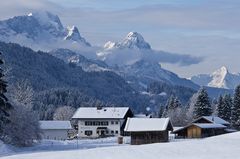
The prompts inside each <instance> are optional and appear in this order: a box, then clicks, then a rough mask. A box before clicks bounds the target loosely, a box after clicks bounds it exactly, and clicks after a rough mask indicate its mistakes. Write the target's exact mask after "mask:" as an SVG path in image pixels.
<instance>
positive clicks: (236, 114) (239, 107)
mask: <svg viewBox="0 0 240 159" xmlns="http://www.w3.org/2000/svg"><path fill="white" fill-rule="evenodd" d="M231 123H232V126H233V127H234V128H236V129H240V85H239V86H237V88H236V89H235V94H234V99H233V107H232V117H231Z"/></svg>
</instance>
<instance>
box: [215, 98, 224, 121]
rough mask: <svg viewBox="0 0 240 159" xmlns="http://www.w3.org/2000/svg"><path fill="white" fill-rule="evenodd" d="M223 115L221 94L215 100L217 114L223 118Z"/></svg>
mask: <svg viewBox="0 0 240 159" xmlns="http://www.w3.org/2000/svg"><path fill="white" fill-rule="evenodd" d="M224 115H225V112H224V101H223V97H222V95H220V96H219V98H218V102H217V116H218V117H220V118H223V116H224Z"/></svg>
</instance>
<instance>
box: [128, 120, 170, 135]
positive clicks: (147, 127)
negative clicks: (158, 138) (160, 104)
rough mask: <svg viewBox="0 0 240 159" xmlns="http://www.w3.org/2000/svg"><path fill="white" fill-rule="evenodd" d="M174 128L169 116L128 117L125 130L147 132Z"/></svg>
mask: <svg viewBox="0 0 240 159" xmlns="http://www.w3.org/2000/svg"><path fill="white" fill-rule="evenodd" d="M164 130H173V127H172V124H171V121H170V120H169V118H128V120H127V123H126V126H125V129H124V131H126V132H146V131H164Z"/></svg>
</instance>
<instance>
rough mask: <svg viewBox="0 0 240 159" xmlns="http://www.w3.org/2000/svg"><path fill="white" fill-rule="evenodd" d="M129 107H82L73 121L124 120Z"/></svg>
mask: <svg viewBox="0 0 240 159" xmlns="http://www.w3.org/2000/svg"><path fill="white" fill-rule="evenodd" d="M128 110H129V107H103V108H101V109H98V108H97V107H80V108H78V110H77V111H76V112H75V114H74V115H73V117H72V119H123V118H124V117H125V115H126V113H127V112H128Z"/></svg>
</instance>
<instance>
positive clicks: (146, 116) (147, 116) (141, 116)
mask: <svg viewBox="0 0 240 159" xmlns="http://www.w3.org/2000/svg"><path fill="white" fill-rule="evenodd" d="M134 118H152V114H148V115H147V114H135V115H134Z"/></svg>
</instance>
